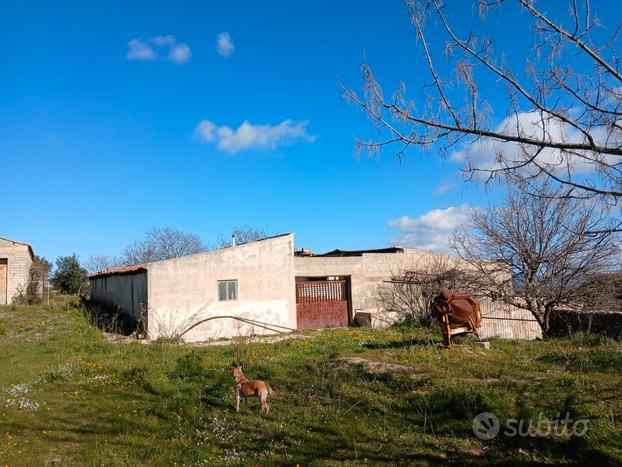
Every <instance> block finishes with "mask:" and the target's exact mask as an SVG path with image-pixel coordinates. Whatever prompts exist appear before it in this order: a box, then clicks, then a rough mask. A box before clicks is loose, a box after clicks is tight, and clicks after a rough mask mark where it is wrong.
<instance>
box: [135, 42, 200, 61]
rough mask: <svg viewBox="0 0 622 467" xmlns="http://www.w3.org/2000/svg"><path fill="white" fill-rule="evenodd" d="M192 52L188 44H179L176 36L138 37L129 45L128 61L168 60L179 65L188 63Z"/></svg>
mask: <svg viewBox="0 0 622 467" xmlns="http://www.w3.org/2000/svg"><path fill="white" fill-rule="evenodd" d="M191 56H192V51H191V50H190V47H188V45H187V44H184V43H183V42H177V40H176V39H175V36H172V35H167V36H153V37H149V38H148V39H143V38H140V37H137V38H135V39H132V40H131V41H129V42H128V44H127V59H128V60H138V61H154V60H168V61H171V62H173V63H176V64H178V65H181V64H183V63H187V62H188V61H189V60H190V57H191Z"/></svg>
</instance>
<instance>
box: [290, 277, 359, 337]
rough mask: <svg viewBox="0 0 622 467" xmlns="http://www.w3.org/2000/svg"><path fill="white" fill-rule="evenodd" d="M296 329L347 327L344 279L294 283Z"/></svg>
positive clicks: (346, 291) (346, 299)
mask: <svg viewBox="0 0 622 467" xmlns="http://www.w3.org/2000/svg"><path fill="white" fill-rule="evenodd" d="M296 318H297V320H298V329H319V328H332V327H344V326H348V288H347V284H346V280H345V279H339V280H331V281H329V280H310V281H300V282H296Z"/></svg>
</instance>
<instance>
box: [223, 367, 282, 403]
mask: <svg viewBox="0 0 622 467" xmlns="http://www.w3.org/2000/svg"><path fill="white" fill-rule="evenodd" d="M231 374H232V375H233V379H234V380H235V404H236V405H235V410H236V412H239V411H240V396H242V397H243V398H244V399H246V398H247V397H257V398H258V399H259V400H260V401H261V411H262V412H263V411H264V410H265V411H266V414H267V413H268V412H270V406H269V405H268V395H269V396H270V397H277V396H278V393H277V392H276V391H273V390H272V388H271V387H270V385H269V384H268V383H266V382H264V381H249V380H247V379H246V376H244V373H242V367H241V366H236V367H234V368H232V369H231Z"/></svg>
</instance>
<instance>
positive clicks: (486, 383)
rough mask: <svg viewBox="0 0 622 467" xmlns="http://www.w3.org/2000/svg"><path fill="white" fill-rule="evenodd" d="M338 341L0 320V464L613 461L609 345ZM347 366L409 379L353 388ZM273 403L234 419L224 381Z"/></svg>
mask: <svg viewBox="0 0 622 467" xmlns="http://www.w3.org/2000/svg"><path fill="white" fill-rule="evenodd" d="M439 342H440V334H439V333H438V332H437V330H436V329H426V328H417V327H414V328H402V329H392V330H386V331H372V330H365V329H343V330H332V331H324V332H317V333H309V334H308V337H307V338H305V339H288V340H285V341H281V342H278V343H272V344H267V343H265V344H249V343H247V342H244V341H241V342H238V343H237V344H235V345H231V346H222V347H190V346H176V345H171V344H166V343H154V344H150V345H144V344H141V343H131V344H120V343H110V342H108V341H107V340H106V339H105V338H104V337H103V336H102V334H101V333H100V332H99V330H98V329H96V328H94V327H92V326H91V325H90V324H89V321H88V319H87V318H85V316H84V315H83V314H82V313H81V312H80V310H79V308H78V307H77V305H76V302H75V301H72V300H64V301H57V302H55V303H54V304H53V305H51V306H39V307H35V306H32V307H26V306H23V307H22V306H17V307H15V306H9V307H4V308H0V465H5V464H6V465H9V466H22V465H98V466H101V465H106V466H112V465H197V466H198V465H225V464H227V465H229V464H242V465H256V464H259V465H273V464H286V465H296V464H300V465H309V464H322V465H325V464H342V463H345V464H370V465H377V464H389V465H395V464H446V463H455V464H459V465H461V464H482V463H514V464H529V463H558V462H562V463H572V464H577V463H586V462H588V461H590V462H591V463H592V464H593V465H618V464H619V463H621V462H622V345H621V344H620V343H618V342H614V341H609V340H604V339H599V338H595V337H575V338H573V339H557V340H551V341H547V342H506V341H501V340H493V341H491V347H490V349H488V350H486V349H484V348H482V347H481V346H479V345H477V344H476V343H475V342H473V341H472V340H471V339H469V338H463V339H458V340H457V343H456V345H454V346H453V347H452V348H451V350H442V349H441V348H440V345H439ZM348 356H354V357H362V358H366V359H370V360H374V361H382V362H390V363H397V364H402V365H408V366H412V367H414V372H413V373H412V374H404V375H395V374H391V373H386V374H377V375H374V374H368V373H367V372H365V371H362V370H360V369H357V368H355V367H351V366H348V365H345V364H343V363H339V362H338V361H337V359H338V358H339V357H348ZM234 361H237V362H240V363H241V364H242V365H244V368H245V371H246V374H247V376H249V377H251V378H257V379H266V380H268V381H269V382H270V383H271V384H272V386H273V387H274V389H275V390H277V391H279V392H280V393H281V396H280V397H279V398H276V399H273V400H272V403H271V406H272V411H271V412H270V414H269V415H267V416H266V415H263V414H260V413H259V412H258V410H257V409H258V401H257V400H256V399H253V400H252V401H250V402H249V404H248V406H247V407H246V408H245V409H243V410H242V411H241V412H240V413H239V414H238V413H236V412H235V411H234V397H233V384H232V379H231V377H230V374H229V371H230V368H231V365H232V363H233V362H234ZM484 411H488V412H492V413H495V414H496V415H497V416H498V417H499V418H500V419H501V421H502V426H503V424H504V423H506V421H507V420H508V419H512V418H513V419H521V420H529V419H531V420H534V421H537V419H538V417H539V415H540V414H543V416H544V417H546V418H551V417H553V418H554V417H557V416H558V415H557V414H558V413H559V414H561V415H562V416H563V415H564V414H565V413H569V414H570V417H571V418H572V419H573V420H577V419H586V420H588V429H587V433H586V434H585V436H582V437H571V436H569V435H568V434H567V433H558V434H556V435H554V436H553V435H548V436H546V433H543V432H542V431H540V432H538V433H532V434H534V435H535V436H523V437H521V436H515V437H509V436H505V435H503V434H500V435H499V436H497V437H496V438H494V439H493V440H491V441H481V440H479V439H478V438H477V437H475V436H474V434H473V431H472V420H473V417H474V416H475V415H477V414H478V413H480V412H484Z"/></svg>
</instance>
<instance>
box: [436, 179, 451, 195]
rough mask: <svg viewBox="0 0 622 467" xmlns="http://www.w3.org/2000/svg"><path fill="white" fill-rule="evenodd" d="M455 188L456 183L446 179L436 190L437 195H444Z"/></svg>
mask: <svg viewBox="0 0 622 467" xmlns="http://www.w3.org/2000/svg"><path fill="white" fill-rule="evenodd" d="M453 187H454V182H453V181H452V180H450V179H445V180H443V181H442V182H441V183H439V184H438V186H437V187H436V188H435V189H434V194H435V195H444V194H445V193H447V192H448V191H450V190H451V189H452V188H453Z"/></svg>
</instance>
